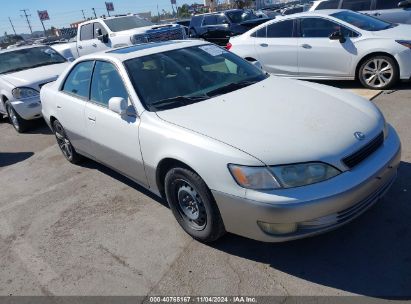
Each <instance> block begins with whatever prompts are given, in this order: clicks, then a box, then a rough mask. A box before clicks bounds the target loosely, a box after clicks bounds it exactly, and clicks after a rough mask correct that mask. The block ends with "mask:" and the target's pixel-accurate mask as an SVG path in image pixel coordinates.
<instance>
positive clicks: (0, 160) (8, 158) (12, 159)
mask: <svg viewBox="0 0 411 304" xmlns="http://www.w3.org/2000/svg"><path fill="white" fill-rule="evenodd" d="M33 155H34V153H33V152H16V153H9V152H7V153H6V152H0V168H3V167H7V166H11V165H14V164H16V163H19V162H22V161H24V160H26V159H28V158H30V157H32V156H33Z"/></svg>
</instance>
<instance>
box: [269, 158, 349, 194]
mask: <svg viewBox="0 0 411 304" xmlns="http://www.w3.org/2000/svg"><path fill="white" fill-rule="evenodd" d="M270 169H271V171H272V173H273V174H274V176H275V178H276V180H278V181H279V183H280V184H281V186H282V187H283V188H293V187H300V186H306V185H311V184H315V183H319V182H322V181H325V180H327V179H330V178H332V177H334V176H337V175H339V174H340V173H341V171H339V170H338V169H336V168H334V167H332V166H330V165H327V164H324V163H302V164H293V165H285V166H274V167H270Z"/></svg>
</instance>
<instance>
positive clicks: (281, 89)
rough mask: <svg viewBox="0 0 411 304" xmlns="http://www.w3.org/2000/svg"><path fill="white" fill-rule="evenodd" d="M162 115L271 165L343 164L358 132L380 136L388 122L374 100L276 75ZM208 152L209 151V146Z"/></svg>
mask: <svg viewBox="0 0 411 304" xmlns="http://www.w3.org/2000/svg"><path fill="white" fill-rule="evenodd" d="M157 115H158V116H159V117H160V118H161V119H163V120H165V121H167V122H170V123H172V124H175V125H179V126H181V127H183V128H186V129H190V130H192V131H195V132H197V133H201V134H203V135H205V136H208V137H211V138H213V139H216V140H218V141H221V142H224V143H226V144H228V145H230V146H233V147H235V148H237V149H239V150H242V151H244V152H246V153H248V154H250V155H251V156H254V157H255V158H257V159H259V160H260V161H262V162H263V163H265V164H266V165H277V164H288V163H296V162H310V161H322V162H326V163H330V164H332V165H334V166H336V167H338V168H340V169H341V170H345V167H344V166H343V165H342V162H341V159H342V158H344V157H345V156H347V155H350V154H352V153H353V152H354V151H356V150H357V149H360V148H361V147H362V146H363V145H364V144H365V143H366V141H365V140H364V141H362V142H360V141H358V140H357V139H356V138H355V136H354V133H355V132H363V133H364V134H365V135H366V137H367V141H368V140H371V139H372V138H374V137H375V136H377V135H378V134H379V133H380V132H381V131H382V130H383V126H384V118H383V117H382V115H381V114H380V112H379V110H378V109H377V108H376V107H375V106H374V105H373V104H372V103H371V102H369V101H367V100H365V99H363V98H361V97H359V96H357V95H354V94H352V93H347V92H344V91H342V90H339V89H335V88H331V87H327V86H323V85H318V84H314V83H310V82H303V81H296V80H289V79H284V78H277V77H274V76H271V77H269V78H268V79H266V80H264V81H261V82H259V83H257V84H254V85H252V86H249V87H246V88H242V89H240V90H237V91H234V92H231V93H229V94H225V95H221V96H219V97H216V98H212V99H209V100H206V101H203V102H199V103H195V104H192V105H188V106H185V107H180V108H176V109H172V110H166V111H159V112H157ZM205 148H206V147H205Z"/></svg>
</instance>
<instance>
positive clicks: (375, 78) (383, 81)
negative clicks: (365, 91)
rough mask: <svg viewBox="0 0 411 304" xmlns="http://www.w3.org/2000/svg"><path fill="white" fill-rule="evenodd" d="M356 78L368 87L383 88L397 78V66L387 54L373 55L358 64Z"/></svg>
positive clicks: (396, 80)
mask: <svg viewBox="0 0 411 304" xmlns="http://www.w3.org/2000/svg"><path fill="white" fill-rule="evenodd" d="M358 79H359V80H360V81H361V83H362V85H363V86H365V87H366V88H369V89H378V90H384V89H388V88H390V87H392V86H393V85H395V84H396V83H397V82H398V80H399V72H398V67H397V64H396V62H395V61H394V59H392V58H390V57H387V56H374V57H371V58H369V59H367V60H366V61H364V62H363V64H362V65H361V66H360V69H359V71H358Z"/></svg>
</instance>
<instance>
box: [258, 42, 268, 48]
mask: <svg viewBox="0 0 411 304" xmlns="http://www.w3.org/2000/svg"><path fill="white" fill-rule="evenodd" d="M260 46H262V47H268V44H267V43H261V44H260Z"/></svg>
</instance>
